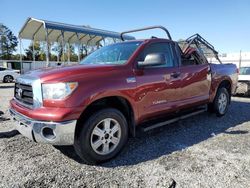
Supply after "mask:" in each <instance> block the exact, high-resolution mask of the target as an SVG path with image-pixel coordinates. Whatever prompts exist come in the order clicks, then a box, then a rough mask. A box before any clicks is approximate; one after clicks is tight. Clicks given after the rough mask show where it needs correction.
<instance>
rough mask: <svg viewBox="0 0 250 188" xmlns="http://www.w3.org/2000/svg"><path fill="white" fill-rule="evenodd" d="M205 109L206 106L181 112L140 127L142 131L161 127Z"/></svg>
mask: <svg viewBox="0 0 250 188" xmlns="http://www.w3.org/2000/svg"><path fill="white" fill-rule="evenodd" d="M206 111H207V109H206V108H202V109H198V110H196V111H192V112H191V113H187V114H183V115H180V116H178V117H175V118H172V119H169V120H166V121H163V122H160V123H156V124H151V125H146V126H141V129H142V131H143V132H146V131H150V130H152V129H155V128H159V127H162V126H164V125H168V124H171V123H174V122H177V121H179V120H182V119H186V118H188V117H191V116H195V115H197V114H201V113H203V112H206Z"/></svg>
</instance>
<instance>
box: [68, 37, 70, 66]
mask: <svg viewBox="0 0 250 188" xmlns="http://www.w3.org/2000/svg"><path fill="white" fill-rule="evenodd" d="M69 63H70V43H69V41H68V64H69Z"/></svg>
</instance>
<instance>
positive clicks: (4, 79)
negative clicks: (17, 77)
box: [3, 75, 14, 83]
mask: <svg viewBox="0 0 250 188" xmlns="http://www.w3.org/2000/svg"><path fill="white" fill-rule="evenodd" d="M13 80H14V78H13V76H11V75H6V76H4V78H3V82H4V83H12V82H13Z"/></svg>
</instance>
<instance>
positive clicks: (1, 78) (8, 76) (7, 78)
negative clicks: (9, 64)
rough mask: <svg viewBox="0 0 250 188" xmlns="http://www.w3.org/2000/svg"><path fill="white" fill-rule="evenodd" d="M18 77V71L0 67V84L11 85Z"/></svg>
mask: <svg viewBox="0 0 250 188" xmlns="http://www.w3.org/2000/svg"><path fill="white" fill-rule="evenodd" d="M18 76H20V71H19V70H13V69H8V68H4V67H0V82H4V83H11V82H14V80H16V78H17V77H18Z"/></svg>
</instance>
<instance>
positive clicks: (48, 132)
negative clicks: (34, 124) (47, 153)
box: [42, 127, 56, 140]
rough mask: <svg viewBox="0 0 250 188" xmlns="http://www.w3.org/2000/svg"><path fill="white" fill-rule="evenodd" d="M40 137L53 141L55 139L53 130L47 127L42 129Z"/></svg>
mask: <svg viewBox="0 0 250 188" xmlns="http://www.w3.org/2000/svg"><path fill="white" fill-rule="evenodd" d="M42 135H43V136H44V138H46V139H48V140H54V139H55V138H56V135H55V133H54V130H53V129H51V128H49V127H44V128H43V130H42Z"/></svg>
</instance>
